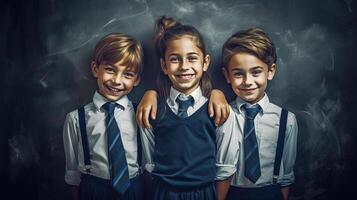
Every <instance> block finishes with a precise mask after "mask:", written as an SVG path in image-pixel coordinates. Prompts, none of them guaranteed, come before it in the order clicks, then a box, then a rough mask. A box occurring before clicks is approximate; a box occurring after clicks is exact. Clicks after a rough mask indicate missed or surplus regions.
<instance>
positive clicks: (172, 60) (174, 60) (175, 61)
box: [169, 56, 180, 63]
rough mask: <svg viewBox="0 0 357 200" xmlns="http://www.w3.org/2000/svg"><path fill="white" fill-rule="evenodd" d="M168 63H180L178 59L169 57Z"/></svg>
mask: <svg viewBox="0 0 357 200" xmlns="http://www.w3.org/2000/svg"><path fill="white" fill-rule="evenodd" d="M169 61H170V62H171V63H178V62H180V59H179V57H178V56H171V57H169Z"/></svg>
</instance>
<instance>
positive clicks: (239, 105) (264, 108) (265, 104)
mask: <svg viewBox="0 0 357 200" xmlns="http://www.w3.org/2000/svg"><path fill="white" fill-rule="evenodd" d="M245 104H247V105H252V104H250V103H248V102H245V101H244V100H243V99H241V98H240V97H238V96H237V98H236V105H237V108H238V111H239V112H242V109H243V108H242V106H243V105H245ZM256 104H257V105H259V106H260V107H261V108H262V112H263V113H264V112H266V111H267V109H268V106H269V97H268V95H267V94H266V93H264V97H263V98H262V99H261V100H260V101H258V102H257V103H256Z"/></svg>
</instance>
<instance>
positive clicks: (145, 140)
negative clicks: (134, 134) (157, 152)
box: [140, 128, 155, 173]
mask: <svg viewBox="0 0 357 200" xmlns="http://www.w3.org/2000/svg"><path fill="white" fill-rule="evenodd" d="M140 132H141V134H140V135H141V143H142V150H143V158H144V166H145V170H146V171H148V172H150V173H151V172H152V171H153V170H154V160H153V157H152V156H153V152H154V145H155V141H154V133H153V130H152V129H147V128H140Z"/></svg>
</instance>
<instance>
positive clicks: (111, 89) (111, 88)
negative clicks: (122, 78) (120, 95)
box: [108, 86, 120, 92]
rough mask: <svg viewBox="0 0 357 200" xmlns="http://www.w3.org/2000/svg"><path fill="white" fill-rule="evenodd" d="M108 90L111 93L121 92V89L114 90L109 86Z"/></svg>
mask: <svg viewBox="0 0 357 200" xmlns="http://www.w3.org/2000/svg"><path fill="white" fill-rule="evenodd" d="M108 89H109V90H110V91H113V92H120V90H119V89H116V88H112V87H109V86H108Z"/></svg>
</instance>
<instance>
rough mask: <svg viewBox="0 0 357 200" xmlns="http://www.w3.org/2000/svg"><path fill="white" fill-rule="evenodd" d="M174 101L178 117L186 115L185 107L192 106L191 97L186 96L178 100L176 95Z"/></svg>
mask: <svg viewBox="0 0 357 200" xmlns="http://www.w3.org/2000/svg"><path fill="white" fill-rule="evenodd" d="M176 102H177V103H178V111H177V116H179V117H180V118H185V117H187V109H188V107H190V106H192V105H193V103H194V100H193V97H192V96H188V98H187V100H184V101H183V100H180V99H179V98H178V97H177V98H176Z"/></svg>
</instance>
